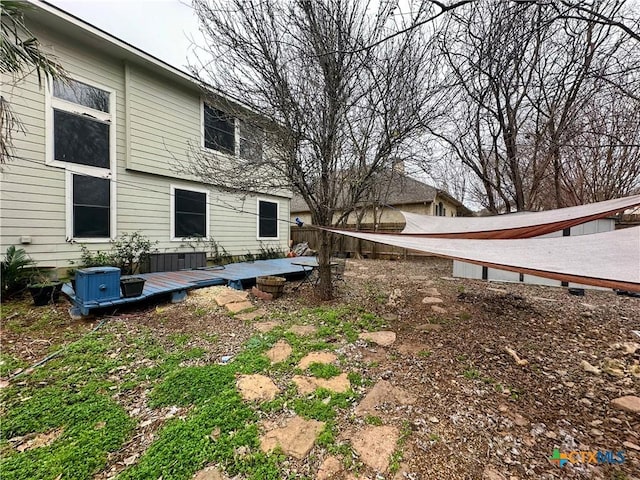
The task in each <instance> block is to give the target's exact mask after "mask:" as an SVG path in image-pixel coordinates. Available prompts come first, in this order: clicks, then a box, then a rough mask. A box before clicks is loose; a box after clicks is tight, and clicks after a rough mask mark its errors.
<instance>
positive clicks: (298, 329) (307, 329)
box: [289, 325, 318, 337]
mask: <svg viewBox="0 0 640 480" xmlns="http://www.w3.org/2000/svg"><path fill="white" fill-rule="evenodd" d="M289 331H290V332H291V333H293V334H294V335H298V336H299V337H306V336H307V335H313V334H314V333H316V332H317V331H318V329H317V327H315V326H313V325H293V326H292V327H291V328H290V329H289Z"/></svg>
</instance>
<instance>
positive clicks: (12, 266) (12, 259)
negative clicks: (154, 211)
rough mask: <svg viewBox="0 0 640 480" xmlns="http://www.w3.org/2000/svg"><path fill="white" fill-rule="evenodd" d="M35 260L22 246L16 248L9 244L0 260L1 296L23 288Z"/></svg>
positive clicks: (31, 272)
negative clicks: (0, 262) (0, 260)
mask: <svg viewBox="0 0 640 480" xmlns="http://www.w3.org/2000/svg"><path fill="white" fill-rule="evenodd" d="M34 266H35V262H34V261H33V260H32V259H31V258H30V257H29V256H28V255H27V252H25V251H24V248H16V247H15V246H14V245H11V246H10V247H9V248H7V253H6V255H5V257H4V259H3V260H2V264H1V267H0V280H1V281H2V298H3V299H5V298H8V297H10V296H11V295H14V294H16V293H18V292H19V291H21V290H24V289H25V288H26V286H27V284H28V283H29V280H30V278H31V276H32V275H33V274H34V270H33V268H31V267H34Z"/></svg>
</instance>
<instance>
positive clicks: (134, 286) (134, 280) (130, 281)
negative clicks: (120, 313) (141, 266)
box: [120, 277, 145, 298]
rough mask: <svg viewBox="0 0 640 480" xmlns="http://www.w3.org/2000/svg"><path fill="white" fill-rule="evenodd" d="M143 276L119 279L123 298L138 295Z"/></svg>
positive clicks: (142, 287) (141, 287) (142, 283)
mask: <svg viewBox="0 0 640 480" xmlns="http://www.w3.org/2000/svg"><path fill="white" fill-rule="evenodd" d="M144 282H145V279H144V278H140V277H129V278H121V279H120V289H121V290H122V296H123V297H124V298H133V297H139V296H140V295H142V290H143V289H144Z"/></svg>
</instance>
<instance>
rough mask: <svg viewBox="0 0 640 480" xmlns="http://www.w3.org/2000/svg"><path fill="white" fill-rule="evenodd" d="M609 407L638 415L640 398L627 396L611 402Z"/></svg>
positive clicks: (639, 412)
mask: <svg viewBox="0 0 640 480" xmlns="http://www.w3.org/2000/svg"><path fill="white" fill-rule="evenodd" d="M611 406H612V407H614V408H617V409H618V410H624V411H625V412H631V413H637V414H640V397H636V396H633V395H627V396H626V397H619V398H616V399H615V400H612V401H611Z"/></svg>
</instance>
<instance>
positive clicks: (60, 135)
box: [52, 80, 111, 169]
mask: <svg viewBox="0 0 640 480" xmlns="http://www.w3.org/2000/svg"><path fill="white" fill-rule="evenodd" d="M110 102H111V94H110V93H109V92H107V91H105V90H102V89H99V88H96V87H92V86H90V85H87V84H85V83H82V82H78V81H75V80H65V81H64V82H63V81H61V80H54V81H53V98H52V107H53V160H56V161H59V162H64V163H73V164H78V165H85V166H88V167H97V168H104V169H109V168H110V167H111V147H110V144H111V142H110V139H111V113H110Z"/></svg>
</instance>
